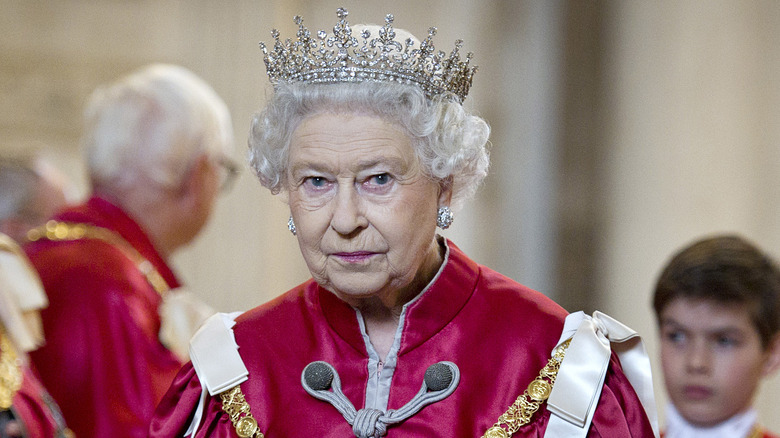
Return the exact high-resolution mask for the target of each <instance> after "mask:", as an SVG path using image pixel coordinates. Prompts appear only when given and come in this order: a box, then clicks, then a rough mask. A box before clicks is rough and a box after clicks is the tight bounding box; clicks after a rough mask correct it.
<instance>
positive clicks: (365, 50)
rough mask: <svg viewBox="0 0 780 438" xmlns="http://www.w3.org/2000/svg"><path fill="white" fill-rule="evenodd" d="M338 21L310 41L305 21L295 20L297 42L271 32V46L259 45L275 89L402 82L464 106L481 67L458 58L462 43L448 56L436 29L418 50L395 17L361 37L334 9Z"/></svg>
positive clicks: (340, 11) (343, 13) (344, 13)
mask: <svg viewBox="0 0 780 438" xmlns="http://www.w3.org/2000/svg"><path fill="white" fill-rule="evenodd" d="M336 15H337V17H338V19H339V21H338V22H337V23H336V26H334V27H333V34H332V35H328V34H327V32H325V31H324V30H320V31H318V32H317V34H316V37H314V38H313V37H312V35H311V32H310V31H309V29H307V28H306V27H305V26H304V25H303V18H301V17H300V16H295V17H294V18H293V21H294V22H295V24H297V25H298V33H297V38H296V39H295V40H291V39H286V40H284V41H282V40H280V39H279V31H278V30H276V29H274V30H272V31H271V37H272V38H273V39H274V40H275V41H274V45H273V48H270V49H269V47H267V46H266V45H265V43H262V42H261V43H260V48H261V49H262V51H263V60H264V61H265V67H266V72H267V73H268V78H269V79H270V81H271V83H272V84H273V85H276V84H278V83H280V82H303V83H310V84H326V83H348V82H371V81H375V82H398V83H401V84H408V85H416V86H418V87H420V88H421V89H422V91H423V92H424V93H425V95H426V96H427V97H428V98H429V99H432V98H433V97H435V96H439V95H447V94H448V93H452V94H451V95H450V96H453V97H454V98H455V99H456V100H457V101H458V102H463V99H465V98H466V95H467V94H468V92H469V88H470V87H471V81H472V78H473V76H474V73H476V71H477V67H476V66H475V67H469V61H471V57H472V54H471V53H468V54H467V55H466V57H465V59H464V60H461V58H460V48H461V46H462V45H463V41H462V40H457V41H455V48H454V49H453V50H452V52H450V54H449V55H447V54H446V53H445V52H443V51H438V52H437V51H436V49H435V47H434V45H433V36H434V35H436V28H435V27H431V28H430V29H429V30H428V36H427V37H426V38H425V39H424V40H422V41H421V42H420V47H419V48H416V47H414V45H415V41H414V40H413V39H412V38H408V39H406V41H404V42H400V41H397V40H396V39H395V37H396V33H395V29H394V28H393V15H392V14H388V15H387V16H385V25H384V26H383V27H380V28H379V30H378V32H377V33H378V35H372V34H371V31H370V30H368V29H365V30H363V31H362V32H360V35H359V36H358V37H355V36H353V35H352V28H351V27H350V25H349V23H348V22H347V15H348V12H347V10H346V9H344V8H339V9H338V10H337V11H336Z"/></svg>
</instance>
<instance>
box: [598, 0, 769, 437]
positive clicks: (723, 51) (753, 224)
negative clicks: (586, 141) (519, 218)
mask: <svg viewBox="0 0 780 438" xmlns="http://www.w3.org/2000/svg"><path fill="white" fill-rule="evenodd" d="M615 6H616V7H615V9H614V11H613V15H612V16H611V17H610V21H611V23H612V26H613V27H612V29H611V38H610V41H611V45H612V47H611V48H610V52H611V53H612V58H613V60H612V62H611V63H610V65H609V75H608V82H609V84H611V86H612V89H611V90H610V91H609V96H610V101H609V117H608V120H609V122H608V123H607V125H606V126H605V129H606V130H607V132H608V133H609V134H608V136H607V137H608V138H609V144H608V150H609V151H610V153H609V159H608V161H607V162H606V163H605V171H606V172H605V177H606V178H607V180H608V184H607V190H606V196H605V204H604V208H605V209H606V211H607V212H608V217H607V224H608V225H607V227H605V233H604V235H603V236H602V237H603V239H604V242H606V245H605V251H604V252H603V254H602V257H601V260H600V265H601V267H602V269H603V272H602V274H603V275H601V276H600V278H601V289H602V290H603V291H605V292H606V295H605V297H604V298H605V299H604V300H603V302H602V304H601V305H602V306H603V308H604V309H605V310H606V311H607V312H608V313H613V314H615V315H620V317H621V318H623V320H624V321H626V322H627V323H629V324H630V325H632V326H633V327H635V328H636V329H639V330H641V331H643V332H644V333H647V334H653V333H654V330H655V322H654V319H653V315H652V313H651V312H650V311H649V308H650V307H649V303H650V296H651V292H652V287H653V283H654V282H655V280H656V277H657V275H658V273H659V270H660V267H661V266H662V265H663V264H664V263H665V262H666V261H667V260H668V257H669V256H670V255H671V254H672V252H674V251H676V250H678V249H679V248H680V247H682V246H683V245H685V244H687V243H689V242H690V241H692V240H693V239H695V238H698V237H700V236H701V235H702V234H705V233H715V232H722V231H735V232H739V233H742V234H743V235H745V236H746V237H748V238H750V239H753V240H754V241H756V242H757V243H759V244H760V245H762V246H764V247H765V248H766V249H767V250H768V251H769V252H770V253H772V254H773V255H775V257H778V256H780V142H779V141H778V140H780V123H778V120H780V82H778V81H779V80H780V75H779V74H780V63H778V61H779V60H780V46H779V45H778V43H780V26H778V25H779V24H780V3H776V2H768V1H767V2H738V1H721V2H693V1H691V2H676V1H668V2H617V3H616V5H615ZM647 338H648V339H649V340H650V341H651V342H650V345H649V349H650V352H651V355H652V356H653V357H655V356H656V355H657V349H658V348H657V342H656V338H655V336H648V337H647ZM656 363H657V362H656ZM656 377H657V382H658V385H659V386H657V387H659V388H660V387H662V386H660V385H661V379H660V374H659V373H656ZM779 397H780V376H775V377H774V378H773V379H772V380H771V381H770V382H768V383H767V384H766V385H765V386H764V388H763V391H762V394H761V397H760V398H759V403H758V405H759V409H760V410H761V417H762V419H763V420H764V422H765V423H766V424H767V425H770V426H771V427H772V428H773V429H774V430H776V431H777V430H780V418H778V415H777V412H778V411H777V400H778V398H779Z"/></svg>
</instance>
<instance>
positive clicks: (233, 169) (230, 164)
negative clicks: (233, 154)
mask: <svg viewBox="0 0 780 438" xmlns="http://www.w3.org/2000/svg"><path fill="white" fill-rule="evenodd" d="M217 164H219V165H220V166H221V167H222V168H223V169H224V170H225V172H224V174H223V175H222V182H221V183H220V185H219V189H220V190H221V191H223V192H227V191H228V190H230V189H231V187H233V184H234V183H235V181H236V178H237V177H238V174H239V173H240V169H239V167H238V164H236V163H235V162H234V161H233V160H231V159H230V158H228V157H219V158H218V159H217Z"/></svg>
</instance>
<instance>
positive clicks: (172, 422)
mask: <svg viewBox="0 0 780 438" xmlns="http://www.w3.org/2000/svg"><path fill="white" fill-rule="evenodd" d="M447 244H448V246H449V254H448V256H447V260H446V261H445V264H444V265H443V267H442V268H441V269H440V272H439V274H438V276H437V277H436V278H435V279H434V280H433V281H432V283H431V284H430V285H429V286H428V287H427V288H426V290H425V291H424V292H423V293H422V294H421V295H420V296H418V297H417V298H416V299H415V300H413V301H412V302H410V303H408V304H407V305H406V306H405V311H404V312H403V314H402V316H401V323H400V324H401V333H400V337H398V336H397V338H396V343H397V346H395V347H394V349H393V350H391V352H390V354H389V355H388V357H387V360H386V361H385V363H377V362H376V361H373V362H372V360H371V358H372V356H373V357H374V358H376V354H375V353H374V352H373V348H372V347H368V346H367V344H366V341H365V340H364V335H363V330H362V329H361V322H360V321H359V317H358V315H357V313H356V310H355V309H353V308H352V307H350V306H349V305H347V304H346V303H344V302H343V301H341V300H339V299H338V298H337V297H336V296H335V295H333V294H332V293H331V292H329V291H327V290H325V289H323V288H321V287H319V286H318V285H317V283H315V282H314V281H312V280H309V281H308V282H306V283H303V284H302V285H300V286H298V287H296V288H294V289H292V290H291V291H289V292H287V293H286V294H284V295H282V296H280V297H278V298H277V299H274V300H273V301H271V302H269V303H266V304H264V305H262V306H260V307H257V308H255V309H253V310H250V311H248V312H246V313H244V314H243V315H241V316H240V317H239V318H238V319H237V324H236V325H235V326H234V327H233V331H234V333H235V339H236V342H237V344H238V345H239V350H238V352H239V354H240V355H241V357H242V359H243V361H244V363H245V364H246V367H247V369H248V371H249V379H248V380H247V381H246V382H244V383H242V384H241V389H242V391H243V393H244V395H245V396H246V400H247V402H248V403H249V405H250V407H251V414H252V416H253V417H254V418H255V419H256V420H257V422H258V424H259V426H260V431H261V432H263V433H264V434H265V437H266V438H285V437H286V438H289V437H319V438H322V437H339V438H344V437H350V436H354V434H353V432H352V428H351V426H350V425H349V424H348V423H347V422H346V421H345V419H344V417H343V416H342V415H341V414H340V413H339V412H338V411H337V410H336V409H335V408H334V407H333V406H332V405H330V404H329V403H327V402H324V401H320V400H317V399H315V398H314V397H312V396H310V395H309V394H308V393H307V392H306V391H305V390H304V389H303V387H302V386H301V373H302V370H303V369H304V367H306V365H307V364H309V363H310V362H312V361H317V360H321V361H326V362H328V363H330V364H331V365H332V366H333V367H334V368H335V369H336V371H337V373H338V375H339V376H340V379H341V386H342V390H343V392H344V394H345V395H346V396H347V398H349V400H350V401H351V402H352V404H353V406H355V409H361V408H363V407H365V405H366V399H367V394H370V391H369V390H368V389H367V388H371V387H373V386H375V385H373V383H374V381H377V380H381V379H383V378H385V379H386V378H387V377H388V374H387V373H389V377H390V383H389V394H388V396H387V409H399V408H401V407H402V406H403V405H405V404H406V403H407V402H408V401H409V400H410V399H412V397H413V396H414V395H415V394H416V393H417V392H418V391H419V390H420V387H421V384H422V381H423V376H424V374H425V371H426V369H427V368H428V367H429V366H430V365H432V364H434V363H436V362H439V361H451V362H454V363H455V364H456V365H457V367H458V368H459V370H460V384H459V385H458V386H457V389H455V391H454V392H453V393H452V394H451V395H450V396H449V397H447V398H445V399H444V400H442V401H439V402H436V403H433V404H430V405H428V406H426V407H424V408H422V410H420V411H419V412H418V413H417V414H416V415H414V416H412V417H411V418H409V419H407V420H405V421H404V422H402V423H400V424H395V425H391V426H390V427H389V428H388V429H387V436H388V437H390V438H393V437H405V438H406V437H426V438H431V437H446V438H454V437H468V438H477V437H481V436H482V435H483V434H484V433H485V431H486V430H487V429H488V428H490V427H491V426H493V424H494V423H496V421H497V420H498V418H499V416H500V415H501V414H503V413H504V412H505V411H506V410H507V408H508V407H509V406H510V405H511V404H512V403H513V402H514V401H515V399H516V398H517V397H518V396H519V395H520V394H522V393H523V391H524V390H525V389H526V388H527V387H528V384H529V383H530V382H531V381H532V380H533V379H534V378H535V377H537V375H538V374H539V371H540V370H541V369H542V368H543V367H544V366H545V364H546V363H547V362H548V360H549V358H550V353H551V351H552V349H553V348H554V347H555V345H556V343H557V342H558V339H559V337H560V335H561V329H562V327H563V322H564V319H565V317H566V312H565V311H564V310H563V309H562V308H561V307H560V306H558V305H557V304H555V303H554V302H553V301H552V300H550V299H549V298H547V297H545V296H544V295H542V294H540V293H538V292H535V291H533V290H530V289H528V288H526V287H524V286H522V285H520V284H518V283H516V282H515V281H513V280H511V279H509V278H507V277H504V276H502V275H501V274H498V273H497V272H495V271H492V270H490V269H488V268H486V267H484V266H480V265H478V264H477V263H475V262H473V261H472V260H470V259H469V258H467V257H466V256H465V255H464V254H463V253H462V252H461V251H460V250H459V249H458V248H457V247H456V246H455V245H453V244H452V243H450V242H448V243H447ZM200 395H201V384H200V382H199V380H198V377H197V375H196V374H195V371H194V370H193V368H192V365H191V364H187V365H185V367H184V368H183V369H182V371H181V372H180V373H179V375H178V376H177V377H176V380H175V381H174V384H173V385H172V387H171V389H170V391H169V392H168V394H167V395H166V397H165V399H163V401H162V402H161V403H160V405H159V406H158V409H157V411H156V413H155V419H154V420H153V421H152V427H151V429H150V436H151V437H181V436H182V435H183V434H184V432H185V431H186V429H187V427H188V425H189V423H190V421H191V418H192V416H193V412H194V410H195V409H196V406H197V404H198V398H199V397H200ZM369 398H370V399H372V400H373V399H374V398H373V397H371V396H370V395H369ZM378 407H379V408H380V409H382V410H385V407H384V406H378ZM549 417H550V413H549V412H548V411H547V410H546V405H543V406H542V407H541V408H540V409H539V411H537V412H536V414H534V416H533V420H532V421H531V423H530V424H528V425H526V426H524V427H522V428H521V429H520V430H519V431H518V432H517V433H516V434H515V435H514V436H516V437H519V436H523V437H541V436H543V435H544V431H545V428H546V426H547V422H548V420H549ZM196 436H197V437H210V438H221V437H236V436H237V434H236V432H235V430H234V429H233V426H232V424H231V421H230V419H229V418H228V416H227V415H226V414H225V413H224V412H223V411H222V405H221V400H220V398H219V397H218V396H216V397H207V399H206V405H205V412H204V414H203V419H202V421H201V424H200V428H199V429H198V432H197V434H196ZM589 436H591V437H610V438H614V437H621V438H625V437H652V436H653V432H652V428H651V426H650V423H649V421H648V419H647V416H646V415H645V412H644V410H643V408H642V405H641V403H640V401H639V399H638V398H637V395H636V393H635V392H634V390H633V388H632V387H631V385H630V383H629V382H628V380H627V378H626V376H625V375H624V374H623V372H622V370H621V367H620V363H619V361H618V359H617V358H616V356H615V355H613V356H612V360H611V363H610V369H609V371H608V372H607V375H606V382H605V387H604V389H603V391H602V393H601V399H600V401H599V405H598V409H597V411H596V413H595V416H594V419H593V423H592V426H591V431H590V434H589Z"/></svg>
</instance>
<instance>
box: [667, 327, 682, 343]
mask: <svg viewBox="0 0 780 438" xmlns="http://www.w3.org/2000/svg"><path fill="white" fill-rule="evenodd" d="M664 337H665V338H666V339H667V340H668V341H670V342H673V343H675V344H677V343H680V342H683V341H685V333H683V332H681V331H676V330H673V331H668V332H666V334H665V335H664Z"/></svg>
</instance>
